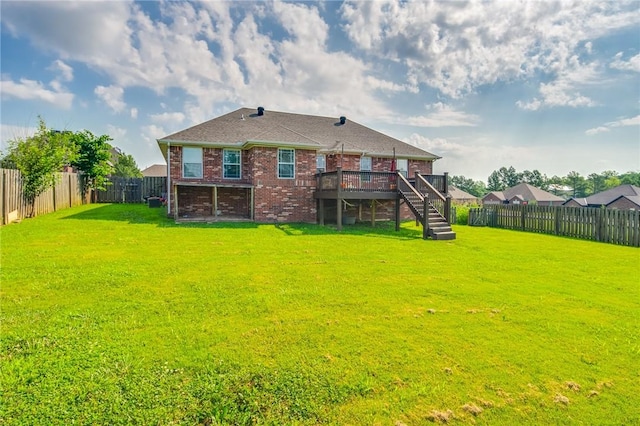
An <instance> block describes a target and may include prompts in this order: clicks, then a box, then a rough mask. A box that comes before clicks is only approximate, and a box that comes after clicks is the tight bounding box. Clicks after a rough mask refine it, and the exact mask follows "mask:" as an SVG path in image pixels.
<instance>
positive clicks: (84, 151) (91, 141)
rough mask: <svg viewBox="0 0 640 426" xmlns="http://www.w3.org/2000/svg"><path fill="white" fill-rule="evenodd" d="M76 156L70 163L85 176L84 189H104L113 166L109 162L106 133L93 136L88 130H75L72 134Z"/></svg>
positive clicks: (108, 138) (109, 147) (108, 146)
mask: <svg viewBox="0 0 640 426" xmlns="http://www.w3.org/2000/svg"><path fill="white" fill-rule="evenodd" d="M72 140H73V143H74V145H75V149H76V152H77V156H76V158H75V160H74V161H73V162H72V163H71V165H72V166H74V167H76V168H77V169H78V170H79V171H81V172H82V173H83V174H84V175H85V178H86V181H85V188H84V189H85V191H86V190H88V189H104V188H105V186H106V184H107V182H108V180H107V176H109V174H111V172H112V170H113V167H112V166H111V164H110V163H109V160H110V158H111V154H110V153H109V150H110V149H111V146H110V145H109V143H108V142H109V141H110V140H111V137H109V136H108V135H102V136H95V135H94V134H93V133H91V132H90V131H88V130H83V131H81V132H76V133H74V134H73V135H72Z"/></svg>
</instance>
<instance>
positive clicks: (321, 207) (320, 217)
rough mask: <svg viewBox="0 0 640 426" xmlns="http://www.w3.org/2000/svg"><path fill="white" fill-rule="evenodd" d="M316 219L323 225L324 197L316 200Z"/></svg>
mask: <svg viewBox="0 0 640 426" xmlns="http://www.w3.org/2000/svg"><path fill="white" fill-rule="evenodd" d="M318 220H319V221H320V225H322V226H324V199H323V198H320V199H319V200H318Z"/></svg>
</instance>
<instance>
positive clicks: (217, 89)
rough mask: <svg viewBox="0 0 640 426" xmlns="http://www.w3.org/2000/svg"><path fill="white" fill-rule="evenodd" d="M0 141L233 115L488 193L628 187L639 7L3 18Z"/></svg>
mask: <svg viewBox="0 0 640 426" xmlns="http://www.w3.org/2000/svg"><path fill="white" fill-rule="evenodd" d="M0 8H1V10H0V12H1V14H0V19H1V22H2V33H1V37H2V39H1V42H2V46H1V47H2V50H1V52H2V53H1V55H2V58H1V59H2V63H1V76H2V86H1V94H2V98H1V99H2V100H1V107H2V109H1V116H0V122H1V126H2V127H1V139H2V147H3V148H4V147H5V146H6V141H7V140H9V139H11V138H14V137H24V136H26V135H28V134H30V132H32V131H33V129H34V127H35V126H36V124H37V116H38V115H41V116H42V117H43V118H44V119H45V120H46V122H47V124H48V125H49V126H50V127H53V128H56V129H68V130H74V131H75V130H81V129H85V128H86V129H88V130H91V131H92V132H94V133H96V134H103V133H107V134H109V135H111V137H112V138H113V139H114V141H113V144H114V145H116V146H118V147H120V148H121V149H123V150H124V151H125V152H127V153H129V154H132V155H133V156H134V157H135V159H136V161H137V162H138V165H139V166H140V167H141V168H144V167H147V166H150V165H152V164H154V163H162V162H163V159H162V156H161V154H160V150H159V149H158V147H157V144H156V139H157V138H160V137H163V136H165V135H168V134H170V133H173V132H175V131H177V130H181V129H184V128H187V127H189V126H191V125H193V124H197V123H200V122H202V121H205V120H208V119H210V118H213V117H216V116H218V115H220V114H223V113H225V112H228V111H231V110H234V109H236V108H239V107H243V106H246V107H257V106H263V107H265V108H266V110H267V111H268V110H269V109H271V110H278V111H288V112H298V113H305V114H317V115H323V116H336V117H338V116H341V115H345V116H347V118H348V119H350V120H355V121H357V122H360V123H361V124H364V125H367V126H370V127H372V128H374V129H376V130H379V131H381V132H383V133H386V134H388V135H390V136H393V137H396V138H398V139H400V140H403V141H405V142H408V143H411V144H414V145H416V146H419V147H421V148H423V149H426V150H428V151H430V152H432V153H434V154H437V155H439V156H441V157H443V158H442V159H441V160H438V161H437V162H436V164H435V166H434V171H435V172H436V173H442V172H444V171H448V172H450V173H451V174H454V175H464V176H466V177H471V178H473V179H476V180H483V181H486V179H487V177H488V175H489V174H490V173H491V172H492V171H493V170H496V169H498V168H499V167H501V166H514V167H515V168H516V169H517V170H518V171H523V170H525V169H528V170H533V169H537V170H539V171H540V172H542V173H545V174H547V175H548V176H549V177H550V176H552V175H560V176H563V175H566V174H567V173H568V172H570V171H577V172H579V173H581V174H583V175H587V174H589V173H593V172H602V171H604V170H616V171H618V172H620V173H622V172H627V171H639V170H640V5H639V3H638V2H636V1H631V2H624V1H616V2H591V1H574V2H570V1H563V2H552V1H519V2H511V1H500V2H460V1H456V2H453V1H441V2H426V1H416V2H397V1H375V2H363V1H359V2H344V3H342V2H333V1H328V2H303V3H297V2H281V1H274V2H271V1H269V2H220V1H218V2H201V3H195V2H194V3H192V2H151V1H146V2H125V1H107V2H100V1H76V2H72V1H47V2H34V1H19V2H12V1H4V0H3V1H2V2H1V3H0Z"/></svg>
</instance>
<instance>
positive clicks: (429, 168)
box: [326, 154, 433, 176]
mask: <svg viewBox="0 0 640 426" xmlns="http://www.w3.org/2000/svg"><path fill="white" fill-rule="evenodd" d="M326 158H327V171H328V172H332V171H335V170H337V168H338V167H339V166H340V164H342V170H352V171H358V170H360V156H359V155H348V154H345V155H344V158H342V159H341V155H340V154H335V155H331V154H328V155H327V157H326ZM392 161H393V160H392V159H391V158H383V157H372V158H371V171H374V172H390V171H391V162H392ZM408 163H409V176H413V175H414V173H415V172H420V173H422V174H423V175H430V174H432V173H433V161H427V160H409V161H408Z"/></svg>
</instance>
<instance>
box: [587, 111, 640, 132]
mask: <svg viewBox="0 0 640 426" xmlns="http://www.w3.org/2000/svg"><path fill="white" fill-rule="evenodd" d="M627 126H640V115H636V116H635V117H630V118H621V119H619V120H616V121H610V122H608V123H605V124H604V125H603V126H599V127H596V128H593V129H589V130H587V131H585V134H587V135H588V136H592V135H596V134H598V133H604V132H608V131H610V130H611V129H612V128H616V127H627Z"/></svg>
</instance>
